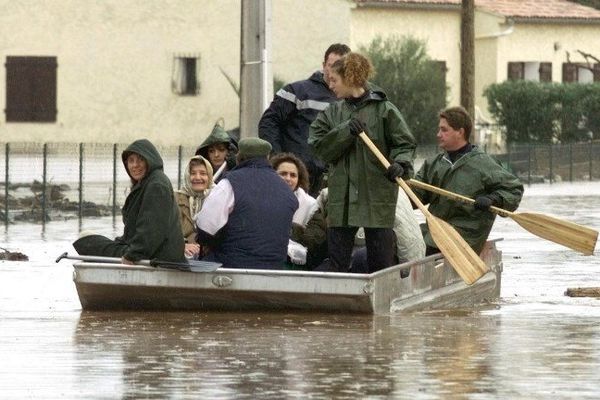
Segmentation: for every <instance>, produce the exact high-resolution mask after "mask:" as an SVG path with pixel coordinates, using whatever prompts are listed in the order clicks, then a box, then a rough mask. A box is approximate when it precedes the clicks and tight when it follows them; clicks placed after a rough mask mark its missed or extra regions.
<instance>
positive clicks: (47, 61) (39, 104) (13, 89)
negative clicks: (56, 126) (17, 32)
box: [5, 56, 57, 122]
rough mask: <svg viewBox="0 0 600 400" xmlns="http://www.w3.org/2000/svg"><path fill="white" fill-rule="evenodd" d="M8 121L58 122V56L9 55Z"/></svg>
mask: <svg viewBox="0 0 600 400" xmlns="http://www.w3.org/2000/svg"><path fill="white" fill-rule="evenodd" d="M5 65H6V110H5V112H6V121H7V122H55V121H56V114H57V110H56V68H57V63H56V57H11V56H9V57H6V64H5Z"/></svg>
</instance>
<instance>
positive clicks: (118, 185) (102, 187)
mask: <svg viewBox="0 0 600 400" xmlns="http://www.w3.org/2000/svg"><path fill="white" fill-rule="evenodd" d="M126 146H127V145H125V144H99V143H21V142H13V143H0V160H2V162H0V191H1V192H0V220H2V221H4V222H5V224H7V225H8V224H9V223H11V222H18V221H31V222H42V223H45V222H47V221H50V220H62V219H72V218H79V219H82V218H86V217H98V216H112V217H113V218H114V217H116V216H117V215H120V213H121V207H122V205H123V203H124V201H125V198H126V197H127V194H128V191H129V187H130V185H131V183H130V181H129V177H128V176H127V173H126V172H125V169H124V167H123V163H122V161H121V153H122V151H123V150H124V149H125V148H126ZM157 149H158V151H159V152H160V154H161V156H162V158H163V161H164V172H165V173H166V175H167V176H168V177H169V178H170V179H171V182H172V183H173V187H174V188H179V187H181V185H182V181H183V176H184V170H183V169H184V168H185V166H186V165H187V160H188V159H189V158H190V157H191V156H192V155H193V154H194V151H195V147H193V146H157ZM436 152H437V148H436V146H420V147H419V148H418V150H417V161H416V165H415V167H416V168H418V167H419V166H420V165H421V163H422V162H423V159H424V158H426V157H430V156H432V155H433V154H435V153H436ZM495 156H496V157H497V158H498V159H500V160H501V161H502V162H503V163H504V164H505V165H507V166H508V168H510V169H512V170H513V172H515V173H516V174H517V175H518V176H519V177H520V178H521V180H522V181H523V182H524V183H535V182H541V181H545V182H556V181H558V180H568V181H575V180H597V179H600V142H596V143H593V142H588V143H577V144H562V145H552V146H550V145H529V144H524V145H512V146H509V147H508V151H507V153H506V154H496V155H495Z"/></svg>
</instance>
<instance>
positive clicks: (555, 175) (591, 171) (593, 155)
mask: <svg viewBox="0 0 600 400" xmlns="http://www.w3.org/2000/svg"><path fill="white" fill-rule="evenodd" d="M495 157H496V158H498V159H499V160H500V161H502V162H504V163H505V164H506V165H508V166H509V168H510V169H511V170H512V171H513V172H514V173H515V174H517V176H519V178H521V180H522V181H523V182H524V183H528V184H531V183H539V182H549V183H552V182H561V181H568V182H573V181H584V180H589V181H592V180H598V179H600V141H595V142H593V141H590V142H586V143H567V144H552V145H534V144H512V145H510V146H507V152H506V153H505V154H496V155H495Z"/></svg>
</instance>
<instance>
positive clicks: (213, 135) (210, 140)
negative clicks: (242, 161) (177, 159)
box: [196, 123, 235, 159]
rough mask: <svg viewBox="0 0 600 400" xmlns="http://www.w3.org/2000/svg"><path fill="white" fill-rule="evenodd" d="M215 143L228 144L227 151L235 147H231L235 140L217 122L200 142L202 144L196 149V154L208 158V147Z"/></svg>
mask: <svg viewBox="0 0 600 400" xmlns="http://www.w3.org/2000/svg"><path fill="white" fill-rule="evenodd" d="M217 143H225V144H226V145H227V146H228V149H229V151H230V152H231V151H232V150H233V151H235V148H233V149H232V146H233V147H235V142H234V141H233V139H232V138H231V137H230V136H229V134H227V132H226V131H225V128H223V127H222V126H221V125H220V124H219V123H217V124H215V126H214V127H213V129H212V131H211V132H210V135H208V137H207V138H206V139H205V140H204V142H202V144H201V145H200V146H199V147H198V149H196V155H201V156H202V157H204V158H206V159H208V147H209V146H212V145H213V144H217Z"/></svg>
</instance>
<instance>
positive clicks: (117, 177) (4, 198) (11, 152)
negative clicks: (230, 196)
mask: <svg viewBox="0 0 600 400" xmlns="http://www.w3.org/2000/svg"><path fill="white" fill-rule="evenodd" d="M126 147H127V145H124V144H99V143H20V142H19V143H15V142H12V143H0V157H1V159H2V162H1V165H0V182H1V184H0V190H2V192H1V194H0V218H1V219H2V220H3V221H4V222H5V223H6V224H8V223H10V222H11V221H12V222H18V221H32V222H42V223H45V222H47V221H50V220H62V219H71V218H79V219H81V218H85V217H98V216H110V215H112V216H113V217H115V216H117V215H120V213H121V207H122V205H123V203H124V201H125V198H126V197H127V194H128V192H129V188H130V186H131V182H130V180H129V177H128V175H127V173H126V172H125V169H124V167H123V163H122V161H121V153H122V152H123V150H124V149H125V148H126ZM157 149H158V151H159V152H160V154H161V156H162V157H163V161H164V172H165V174H166V175H167V176H168V177H169V178H170V179H171V182H172V183H173V186H174V187H175V188H179V187H181V184H182V179H183V170H182V168H183V166H182V165H183V164H184V163H186V160H187V159H189V158H190V157H191V156H192V155H193V154H194V151H195V147H192V146H189V147H188V146H164V147H161V146H157Z"/></svg>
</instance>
